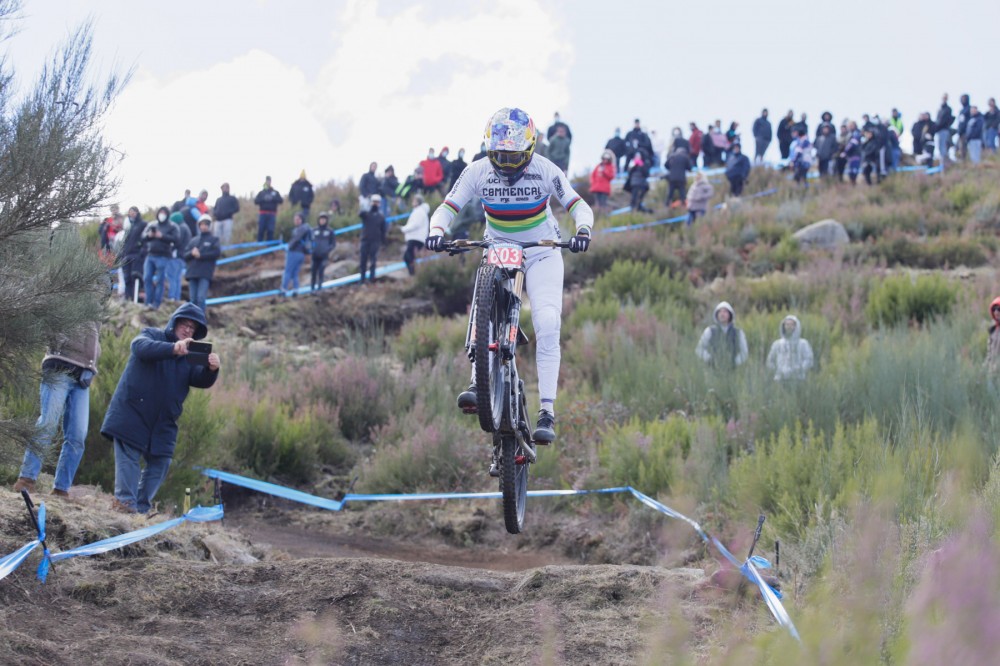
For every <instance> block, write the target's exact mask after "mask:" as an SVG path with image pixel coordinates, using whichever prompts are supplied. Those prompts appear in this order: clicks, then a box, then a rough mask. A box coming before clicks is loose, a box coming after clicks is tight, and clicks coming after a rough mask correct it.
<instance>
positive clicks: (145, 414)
mask: <svg viewBox="0 0 1000 666" xmlns="http://www.w3.org/2000/svg"><path fill="white" fill-rule="evenodd" d="M206 335H208V323H207V322H206V320H205V313H204V312H202V310H201V308H199V307H198V306H197V305H194V304H193V303H184V304H183V305H181V306H180V307H179V308H177V310H176V311H175V312H174V314H173V315H171V317H170V321H168V322H167V325H166V327H165V328H162V329H159V328H145V329H143V330H142V332H141V333H140V334H139V335H138V336H136V337H135V339H134V340H132V345H131V354H130V355H129V359H128V363H127V364H126V366H125V371H124V372H122V376H121V378H120V379H119V380H118V387H117V388H116V389H115V392H114V395H113V396H112V397H111V402H110V404H109V405H108V411H107V412H106V413H105V415H104V423H103V425H101V434H102V435H104V436H105V437H107V438H108V439H110V440H112V441H113V442H114V447H115V499H114V501H113V502H112V506H113V508H114V509H116V510H118V511H122V512H125V513H135V512H138V513H146V512H148V511H149V509H150V507H151V506H152V501H153V498H154V497H155V496H156V491H157V490H158V489H159V487H160V484H162V483H163V480H164V479H165V478H166V477H167V471H168V470H169V469H170V463H171V461H172V460H173V457H174V447H175V446H176V445H177V420H178V419H180V417H181V412H182V411H183V409H184V400H185V399H186V398H187V395H188V391H189V390H190V388H191V387H192V386H194V387H196V388H203V389H207V388H210V387H211V386H212V385H213V384H214V383H215V380H216V379H217V378H218V377H219V356H218V354H216V353H214V352H213V353H211V354H208V357H207V364H206V365H198V364H195V363H191V362H189V360H188V359H185V358H184V357H185V356H187V355H188V354H189V353H190V352H189V350H188V347H189V345H190V344H191V342H193V341H195V340H201V339H203V338H204V337H205V336H206ZM140 459H142V460H144V461H145V463H146V466H145V468H143V469H142V470H141V471H140Z"/></svg>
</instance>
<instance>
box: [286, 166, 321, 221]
mask: <svg viewBox="0 0 1000 666" xmlns="http://www.w3.org/2000/svg"><path fill="white" fill-rule="evenodd" d="M315 198H316V193H315V192H314V191H313V186H312V183H310V182H309V180H308V179H307V178H306V170H305V169H303V170H302V172H301V173H300V174H299V178H298V180H296V181H295V182H294V183H292V189H291V190H289V191H288V201H289V202H290V203H291V204H292V205H293V206H294V205H296V204H298V205H299V206H301V207H302V221H303V222H308V221H309V209H310V208H312V203H313V199H315Z"/></svg>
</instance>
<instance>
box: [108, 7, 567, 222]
mask: <svg viewBox="0 0 1000 666" xmlns="http://www.w3.org/2000/svg"><path fill="white" fill-rule="evenodd" d="M331 46H332V48H333V51H332V53H331V54H329V55H327V54H325V53H323V52H322V48H330V47H331ZM314 51H316V55H315V57H316V58H317V59H319V60H325V62H324V64H323V65H322V67H321V68H320V69H319V70H318V71H319V74H318V76H317V80H316V81H314V82H313V81H308V80H307V78H306V76H305V74H304V73H303V72H302V70H301V69H299V68H298V67H296V66H293V65H290V64H288V63H283V62H281V61H279V60H278V59H277V58H275V57H274V56H272V55H270V54H268V53H266V52H264V51H261V50H256V49H255V50H251V51H250V52H248V53H247V54H245V55H243V56H241V57H238V58H236V59H234V60H232V61H229V62H224V63H217V64H212V65H209V66H206V67H205V68H204V69H200V70H197V71H193V72H187V73H184V74H180V75H177V76H174V77H171V78H165V77H164V78H157V77H155V76H152V75H151V74H149V73H148V72H147V71H144V70H143V69H142V68H141V67H140V69H139V72H138V74H137V75H136V77H135V78H134V80H133V82H132V83H131V84H130V86H129V87H128V89H127V90H126V91H125V92H124V93H123V95H122V97H121V98H120V100H119V101H118V103H117V105H116V107H115V109H114V110H113V112H112V114H111V115H110V117H109V118H108V123H107V128H108V136H109V138H110V139H111V140H112V141H113V142H115V144H116V145H118V146H119V147H120V148H121V149H122V150H124V152H125V153H126V155H127V157H126V160H125V162H124V163H123V166H122V176H123V184H122V189H121V201H122V203H123V204H125V205H132V204H138V205H140V206H146V205H149V206H155V205H159V204H161V203H167V204H169V203H170V202H171V201H173V200H175V199H176V198H178V197H179V196H180V194H181V193H182V191H183V189H184V188H188V187H189V188H191V189H192V190H195V191H197V190H199V189H201V188H203V187H204V188H206V189H208V190H209V193H210V195H211V196H210V198H211V199H214V197H215V196H216V195H217V194H218V186H219V184H220V183H221V182H222V181H223V180H228V181H229V182H230V183H232V186H233V190H234V192H237V193H249V192H250V191H254V190H256V189H257V188H258V187H259V185H260V183H261V182H262V179H263V177H264V176H265V175H268V174H270V175H272V176H273V177H274V181H275V185H276V187H278V188H279V189H281V190H283V191H286V190H287V188H288V185H289V184H290V182H291V181H292V180H293V179H294V178H295V176H296V175H297V174H298V173H299V171H300V170H301V169H303V168H305V169H306V171H307V173H308V174H309V177H310V179H311V180H313V182H314V183H315V182H323V181H326V180H330V179H338V180H342V179H344V178H347V177H353V178H357V177H358V176H359V175H360V174H361V173H362V172H363V171H364V170H365V169H366V167H367V164H368V162H370V161H371V160H373V159H374V160H376V161H378V162H379V164H380V167H384V166H385V165H386V164H389V163H394V164H395V165H396V171H397V174H398V175H399V176H401V177H405V175H406V174H407V173H408V172H409V171H410V170H411V169H412V168H413V167H414V166H415V165H416V163H417V162H418V161H419V160H420V159H422V157H423V156H424V154H425V153H426V150H427V148H428V146H432V145H433V146H434V147H435V148H440V147H441V146H442V145H449V146H450V147H451V149H452V156H453V157H454V155H455V153H456V152H457V150H458V148H459V147H461V146H464V147H465V148H466V149H467V151H468V152H469V156H471V155H472V154H473V153H475V152H476V151H477V150H478V147H479V142H480V140H481V137H482V128H483V127H484V125H485V123H486V120H487V118H488V117H489V115H490V114H491V113H492V112H493V111H495V110H496V109H498V108H500V107H502V106H521V107H522V108H524V109H526V110H528V111H529V112H530V113H532V114H533V115H534V117H535V120H536V122H537V123H538V124H539V125H540V126H541V127H542V128H543V129H544V128H545V127H546V126H547V125H548V124H549V121H550V119H551V113H552V112H553V111H555V110H557V109H559V108H561V107H563V108H565V106H566V105H567V104H568V102H569V98H570V93H569V84H568V80H569V71H570V66H571V64H572V50H571V48H570V47H569V44H568V40H567V38H566V35H565V25H564V24H563V22H562V21H561V19H559V18H558V17H556V16H555V15H553V14H552V12H551V11H550V10H549V9H548V8H547V7H545V6H543V5H542V3H541V2H540V1H539V0H523V1H521V2H500V3H496V4H493V3H491V4H486V5H484V6H483V7H482V8H481V9H477V11H475V12H470V13H469V15H467V16H449V15H443V16H442V15H435V16H430V15H429V14H428V12H427V11H426V10H424V9H423V8H422V7H421V5H420V4H418V3H413V5H412V6H410V7H409V8H403V9H401V10H397V9H396V8H395V7H394V11H393V12H383V14H381V15H380V12H379V10H378V6H377V3H375V2H361V1H359V0H352V1H351V2H349V3H348V5H347V7H346V9H345V11H344V13H343V16H342V17H341V20H339V21H338V22H337V27H336V32H335V34H334V35H332V37H331V43H330V44H329V45H326V46H325V47H324V46H323V45H320V47H319V48H317V46H316V45H308V44H304V45H303V53H304V54H310V55H311V54H312V53H313V52H314Z"/></svg>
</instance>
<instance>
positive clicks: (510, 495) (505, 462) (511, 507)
mask: <svg viewBox="0 0 1000 666" xmlns="http://www.w3.org/2000/svg"><path fill="white" fill-rule="evenodd" d="M500 437H501V448H500V493H501V494H502V495H503V522H504V525H505V526H506V527H507V531H508V532H510V533H511V534H520V533H521V530H522V529H523V528H524V508H525V504H526V503H527V500H528V467H529V465H528V463H527V461H525V462H524V464H522V465H518V464H517V460H516V459H517V455H518V454H519V453H520V452H521V446H520V444H519V443H518V438H517V435H515V434H514V433H503V434H502V435H500Z"/></svg>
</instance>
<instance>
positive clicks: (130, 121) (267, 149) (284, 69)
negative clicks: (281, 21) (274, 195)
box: [107, 50, 333, 206]
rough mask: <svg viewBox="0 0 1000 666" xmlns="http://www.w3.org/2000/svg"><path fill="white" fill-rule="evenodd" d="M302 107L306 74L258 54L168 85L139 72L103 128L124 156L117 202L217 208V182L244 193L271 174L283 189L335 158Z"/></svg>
mask: <svg viewBox="0 0 1000 666" xmlns="http://www.w3.org/2000/svg"><path fill="white" fill-rule="evenodd" d="M308 102H309V100H308V87H307V85H306V80H305V76H304V75H303V74H302V73H301V72H300V71H298V70H297V69H295V68H294V67H289V66H287V65H284V64H282V63H281V62H279V61H278V60H276V59H275V58H274V57H272V56H270V55H268V54H267V53H264V52H262V51H257V50H254V51H250V52H249V53H247V54H246V55H244V56H241V57H239V58H237V59H235V60H233V61H232V62H227V63H221V64H217V65H213V66H211V67H209V68H207V69H204V70H201V71H196V72H191V73H188V74H184V75H181V76H177V77H174V78H171V79H169V80H160V79H156V78H154V77H152V76H150V75H149V74H146V73H143V72H141V71H140V72H139V74H138V75H137V76H136V77H135V80H134V81H133V82H132V83H131V84H130V85H129V87H128V88H127V89H126V90H125V92H124V93H123V94H122V96H121V98H120V99H119V100H118V102H117V103H116V106H115V108H114V110H113V111H112V113H111V115H110V116H109V118H108V122H107V130H108V135H109V137H110V139H111V140H112V141H113V142H114V143H115V144H116V145H117V146H119V147H120V148H121V149H122V150H123V151H124V152H125V154H126V158H125V161H124V163H123V164H122V177H123V183H122V189H121V195H122V203H124V204H126V205H132V204H133V203H136V202H138V203H139V205H140V206H145V205H149V206H154V205H159V204H168V205H169V204H170V203H171V202H172V201H174V200H176V199H177V198H179V197H180V195H181V194H182V192H183V190H184V189H185V188H191V189H192V190H194V191H195V192H197V191H198V190H200V189H202V188H205V189H207V190H208V191H209V193H210V195H211V197H210V199H211V200H214V198H215V196H217V195H218V192H219V189H218V188H219V185H220V184H221V183H222V182H223V181H224V180H228V181H230V182H231V183H232V186H233V191H234V192H238V193H248V192H250V191H254V190H256V189H258V188H259V186H260V184H261V183H262V182H263V180H264V176H266V175H269V174H270V175H273V176H274V181H275V185H276V186H279V187H282V188H285V187H287V185H288V184H289V183H290V182H291V180H293V179H294V177H295V176H296V175H297V174H298V173H299V171H300V170H301V169H302V168H303V167H304V166H306V165H307V164H308V163H310V162H311V163H312V164H315V165H316V166H317V167H319V166H320V163H321V159H322V158H323V156H325V155H331V154H332V153H333V147H332V145H331V144H330V142H329V141H328V139H327V137H326V132H325V130H324V129H323V126H322V124H321V123H320V121H319V120H318V119H317V118H316V117H315V116H314V115H313V114H312V113H311V112H310V111H309V105H308Z"/></svg>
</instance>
